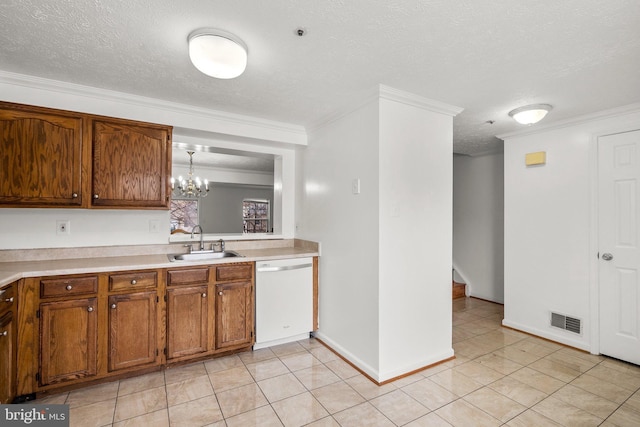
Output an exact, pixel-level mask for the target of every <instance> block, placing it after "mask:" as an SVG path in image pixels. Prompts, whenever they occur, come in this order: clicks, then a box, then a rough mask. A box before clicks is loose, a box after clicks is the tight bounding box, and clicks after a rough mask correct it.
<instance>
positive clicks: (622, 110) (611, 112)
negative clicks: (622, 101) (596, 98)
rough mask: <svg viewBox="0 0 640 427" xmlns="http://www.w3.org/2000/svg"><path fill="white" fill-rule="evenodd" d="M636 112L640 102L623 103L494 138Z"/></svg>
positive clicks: (530, 133) (506, 137)
mask: <svg viewBox="0 0 640 427" xmlns="http://www.w3.org/2000/svg"><path fill="white" fill-rule="evenodd" d="M638 112H640V102H636V103H634V104H628V105H623V106H622V107H616V108H611V109H608V110H602V111H598V112H595V113H591V114H584V115H582V116H577V117H572V118H570V119H565V120H558V121H556V122H552V123H549V124H546V125H536V126H535V127H534V128H527V129H522V130H519V131H515V132H509V133H503V134H501V135H496V138H500V139H502V140H503V141H504V140H505V139H509V138H513V137H518V136H525V135H535V134H537V133H544V132H549V131H552V130H558V129H563V128H568V127H572V126H578V125H581V124H585V123H589V122H593V121H596V120H604V119H609V118H612V117H618V116H623V115H626V114H633V113H638Z"/></svg>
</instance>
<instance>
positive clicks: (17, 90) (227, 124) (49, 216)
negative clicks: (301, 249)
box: [0, 72, 306, 249]
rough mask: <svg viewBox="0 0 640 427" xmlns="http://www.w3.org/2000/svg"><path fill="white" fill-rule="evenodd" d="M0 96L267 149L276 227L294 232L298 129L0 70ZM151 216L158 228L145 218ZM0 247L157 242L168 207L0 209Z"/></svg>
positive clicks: (190, 137)
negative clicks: (62, 225)
mask: <svg viewBox="0 0 640 427" xmlns="http://www.w3.org/2000/svg"><path fill="white" fill-rule="evenodd" d="M0 100H2V101H8V102H16V103H23V104H29V105H38V106H43V107H50V108H58V109H65V110H71V111H80V112H86V113H91V114H101V115H106V116H112V117H120V118H125V119H131V120H141V121H147V122H153V123H164V124H167V125H171V126H174V137H175V136H178V137H179V139H180V141H181V142H187V143H195V144H204V145H214V146H219V147H221V148H228V149H235V150H244V151H255V152H260V153H269V154H273V155H274V156H276V162H277V164H278V165H280V166H281V167H279V169H278V171H277V173H276V174H275V175H274V183H275V185H276V186H277V191H278V196H277V200H276V202H280V203H281V206H278V207H277V209H274V212H278V214H279V218H281V219H278V220H277V221H274V225H275V227H276V230H275V231H276V233H277V234H279V235H281V236H282V237H284V238H292V237H294V218H295V148H294V147H295V146H296V145H306V134H305V131H304V129H303V128H302V127H299V126H293V125H288V124H286V123H279V122H272V121H267V120H262V119H255V118H251V117H245V116H239V115H232V114H227V113H223V112H218V111H213V110H205V109H202V108H195V107H190V106H186V105H181V104H175V103H170V102H166V101H161V100H155V99H150V98H144V97H139V96H134V95H128V94H123V93H118V92H113V91H106V90H101V89H96V88H90V87H86V86H79V85H74V84H69V83H63V82H56V81H53V80H47V79H40V78H34V77H30V76H23V75H18V74H13V73H6V72H0ZM58 219H69V220H70V221H71V234H70V235H68V236H60V235H57V234H56V226H55V223H56V220H58ZM151 220H154V221H159V227H160V228H159V232H150V231H149V229H150V225H149V222H150V221H151ZM0 222H1V223H2V224H3V225H5V227H4V230H3V231H2V232H0V249H25V248H51V247H75V246H110V245H144V244H162V243H168V241H169V212H168V211H148V210H147V211H131V210H126V211H125V210H113V211H106V210H98V209H95V210H91V209H66V210H65V209H0Z"/></svg>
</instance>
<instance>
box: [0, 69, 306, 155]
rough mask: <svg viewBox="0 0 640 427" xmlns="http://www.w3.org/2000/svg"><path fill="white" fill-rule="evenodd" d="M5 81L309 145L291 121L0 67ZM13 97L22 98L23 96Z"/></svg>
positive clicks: (188, 123) (200, 126)
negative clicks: (30, 74)
mask: <svg viewBox="0 0 640 427" xmlns="http://www.w3.org/2000/svg"><path fill="white" fill-rule="evenodd" d="M2 84H6V85H10V86H14V87H23V88H25V89H31V90H36V91H43V92H48V93H57V94H63V95H68V96H69V97H79V98H86V99H89V100H94V101H100V102H111V103H114V104H119V105H122V104H125V105H127V106H131V107H134V108H138V109H146V110H156V111H158V110H159V111H162V112H164V113H166V114H164V115H163V116H164V117H168V118H169V119H172V118H173V117H175V120H176V121H178V123H166V124H169V125H172V126H174V127H182V128H192V129H197V130H204V131H208V132H217V133H222V134H230V135H237V136H241V137H248V138H253V139H265V140H269V141H277V142H285V143H289V144H296V145H307V133H306V130H305V128H304V126H299V125H294V124H290V123H284V122H278V121H273V120H266V119H261V118H257V117H251V116H244V115H240V114H234V113H228V112H225V111H220V110H212V109H207V108H201V107H195V106H191V105H187V104H180V103H176V102H171V101H164V100H160V99H156V98H150V97H144V96H139V95H133V94H129V93H124V92H117V91H113V90H108V89H100V88H95V87H92V86H84V85H79V84H76V83H69V82H63V81H58V80H51V79H45V78H42V77H36V76H29V75H25V74H17V73H11V72H7V71H0V85H2ZM10 101H11V102H22V101H20V100H10ZM43 106H49V105H43ZM54 108H61V109H69V108H65V107H64V106H60V105H56V106H55V107H54ZM93 110H94V111H85V112H87V113H92V114H101V115H105V113H103V112H101V109H100V106H99V105H96V106H95V108H93ZM122 118H131V117H122ZM189 118H191V120H189ZM202 119H204V120H202ZM147 121H149V120H147ZM165 121H166V120H165ZM183 122H184V123H183ZM196 122H197V123H196ZM205 123H206V124H205Z"/></svg>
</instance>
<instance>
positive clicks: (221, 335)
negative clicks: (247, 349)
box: [215, 282, 253, 349]
mask: <svg viewBox="0 0 640 427" xmlns="http://www.w3.org/2000/svg"><path fill="white" fill-rule="evenodd" d="M215 297H216V349H220V348H226V347H233V346H240V345H242V344H246V345H251V343H252V341H253V285H252V283H251V282H235V283H218V284H216V296H215Z"/></svg>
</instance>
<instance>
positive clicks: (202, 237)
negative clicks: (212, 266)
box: [191, 224, 204, 251]
mask: <svg viewBox="0 0 640 427" xmlns="http://www.w3.org/2000/svg"><path fill="white" fill-rule="evenodd" d="M196 228H199V229H200V250H201V251H204V231H202V227H201V226H200V224H198V225H194V226H193V228H192V229H191V238H192V239H193V233H195V232H196Z"/></svg>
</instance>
